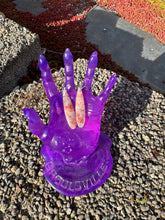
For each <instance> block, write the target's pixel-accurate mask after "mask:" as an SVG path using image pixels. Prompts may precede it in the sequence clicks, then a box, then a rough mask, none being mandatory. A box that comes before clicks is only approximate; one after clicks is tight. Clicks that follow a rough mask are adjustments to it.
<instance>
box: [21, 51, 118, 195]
mask: <svg viewBox="0 0 165 220" xmlns="http://www.w3.org/2000/svg"><path fill="white" fill-rule="evenodd" d="M63 59H64V64H65V88H64V89H63V91H62V92H59V91H58V90H57V87H56V85H55V83H54V81H53V77H52V75H51V73H50V68H49V66H48V63H47V61H46V59H45V57H44V56H43V55H41V56H40V57H39V68H40V70H41V74H42V80H43V84H44V87H45V90H46V94H47V97H48V99H49V102H50V120H49V125H48V126H46V125H45V124H43V122H42V121H41V119H40V117H39V115H38V114H37V113H36V112H35V111H34V110H33V109H27V108H25V109H24V110H23V111H24V114H25V116H26V118H27V119H28V121H29V129H30V131H31V132H32V133H33V134H35V135H37V136H38V137H39V138H40V139H41V141H42V142H43V146H42V149H41V154H42V156H43V158H44V160H45V166H44V175H45V177H46V179H47V180H48V181H49V182H50V183H51V185H52V186H53V187H55V188H56V189H57V190H58V191H59V192H61V193H63V194H65V195H70V196H76V195H82V194H86V193H88V192H91V191H93V190H94V189H96V188H97V187H98V186H100V185H101V184H102V183H103V182H104V181H105V180H106V178H107V177H108V176H107V175H109V174H110V172H111V169H112V158H111V155H110V151H109V149H110V147H111V141H110V139H109V138H108V137H107V136H106V135H105V134H103V133H102V134H101V135H100V123H101V117H102V113H103V110H104V103H105V101H106V99H107V98H108V95H109V93H110V91H111V89H112V87H113V85H114V84H115V82H116V78H117V77H116V75H112V76H111V78H110V80H109V82H108V84H107V86H106V87H105V89H104V91H103V92H102V93H101V94H100V95H99V96H98V97H95V96H93V94H92V93H91V84H92V79H93V76H94V72H95V68H96V66H97V63H98V59H97V52H94V53H92V55H91V57H90V59H89V64H88V68H87V72H86V76H85V79H84V82H83V86H82V90H81V89H80V88H79V89H78V92H77V91H76V90H75V84H74V71H73V57H72V54H71V52H70V50H69V49H66V51H65V53H64V56H63ZM76 95H77V97H76ZM83 101H84V103H83ZM104 145H106V146H105V148H106V147H108V148H107V149H108V151H107V150H106V149H104ZM107 145H108V146H107ZM98 146H100V147H98ZM101 146H102V149H100V148H101ZM96 148H97V149H96ZM103 149H104V150H103ZM101 152H102V153H101ZM103 154H104V155H103ZM105 155H106V156H105ZM100 156H101V158H100V159H99V157H100ZM99 160H100V161H99ZM101 161H106V163H102V162H101ZM110 161H111V165H109V163H110ZM107 164H108V167H107ZM98 169H102V170H101V171H103V170H104V171H105V172H103V174H104V175H103V176H101V177H99V178H98V181H94V180H93V182H94V183H93V184H91V185H89V184H88V186H86V187H85V188H84V187H83V186H82V185H81V184H83V183H82V181H85V180H88V181H89V178H90V176H91V175H92V173H95V172H96V173H97V175H98V172H99V171H98ZM93 178H95V180H96V176H95V177H93ZM90 182H92V180H90Z"/></svg>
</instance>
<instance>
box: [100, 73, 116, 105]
mask: <svg viewBox="0 0 165 220" xmlns="http://www.w3.org/2000/svg"><path fill="white" fill-rule="evenodd" d="M116 81H117V75H116V74H113V75H112V76H111V78H110V80H109V82H108V84H107V85H106V87H105V89H104V91H103V92H102V93H101V94H100V95H99V96H98V97H99V99H100V100H101V101H103V102H105V101H106V100H107V98H108V96H109V93H110V92H111V90H112V88H113V86H114V85H115V83H116Z"/></svg>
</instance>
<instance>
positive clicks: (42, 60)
mask: <svg viewBox="0 0 165 220" xmlns="http://www.w3.org/2000/svg"><path fill="white" fill-rule="evenodd" d="M38 66H39V68H40V70H41V71H42V72H46V71H48V70H50V68H49V65H48V62H47V60H46V58H45V56H44V55H43V54H41V55H40V56H39V59H38Z"/></svg>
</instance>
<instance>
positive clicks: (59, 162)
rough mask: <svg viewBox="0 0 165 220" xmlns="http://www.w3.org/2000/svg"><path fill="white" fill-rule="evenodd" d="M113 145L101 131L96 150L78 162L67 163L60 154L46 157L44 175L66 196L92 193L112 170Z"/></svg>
mask: <svg viewBox="0 0 165 220" xmlns="http://www.w3.org/2000/svg"><path fill="white" fill-rule="evenodd" d="M111 145H112V142H111V140H110V138H109V137H108V136H107V135H105V134H104V133H102V132H101V134H100V138H99V142H98V146H97V148H96V150H95V151H94V152H93V153H92V154H91V155H89V157H87V158H85V159H84V160H82V161H80V162H79V163H78V164H75V163H72V164H65V163H64V162H63V159H62V158H61V156H60V155H59V154H58V155H56V156H55V155H54V156H53V157H52V159H51V158H49V160H46V158H44V159H45V166H44V168H43V172H44V176H45V178H46V179H47V181H48V182H49V183H50V184H51V185H52V187H53V188H55V189H56V190H57V191H58V192H59V193H61V194H64V195H66V196H73V197H74V196H81V195H84V194H87V193H90V192H92V191H94V190H95V189H97V188H98V187H99V186H101V185H102V184H103V183H104V182H105V181H106V179H107V178H108V177H109V175H110V173H111V171H112V167H113V159H112V156H111V152H110V147H111ZM55 158H56V159H55Z"/></svg>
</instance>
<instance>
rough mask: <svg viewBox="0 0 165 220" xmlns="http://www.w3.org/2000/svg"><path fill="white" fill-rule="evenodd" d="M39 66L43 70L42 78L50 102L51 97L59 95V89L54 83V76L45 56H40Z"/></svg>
mask: <svg viewBox="0 0 165 220" xmlns="http://www.w3.org/2000/svg"><path fill="white" fill-rule="evenodd" d="M38 66H39V68H40V70H41V77H42V81H43V84H44V87H45V91H46V95H47V97H48V99H49V100H50V99H51V97H53V96H54V95H56V94H57V93H58V89H57V87H56V85H55V83H54V80H53V77H52V74H51V72H50V67H49V65H48V62H47V60H46V58H45V57H44V55H40V57H39V59H38Z"/></svg>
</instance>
